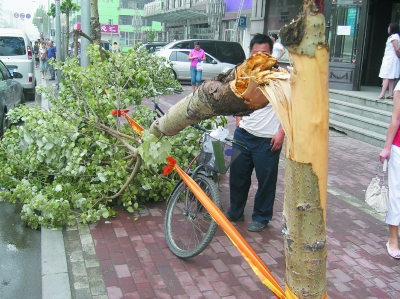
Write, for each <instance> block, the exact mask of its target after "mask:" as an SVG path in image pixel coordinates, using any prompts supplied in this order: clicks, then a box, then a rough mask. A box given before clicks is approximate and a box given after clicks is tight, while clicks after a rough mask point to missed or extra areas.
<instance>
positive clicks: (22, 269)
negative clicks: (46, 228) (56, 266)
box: [0, 202, 42, 299]
mask: <svg viewBox="0 0 400 299" xmlns="http://www.w3.org/2000/svg"><path fill="white" fill-rule="evenodd" d="M20 211H21V206H20V205H11V204H9V203H5V202H0V252H1V254H0V282H1V283H0V294H1V298H2V299H28V298H29V299H40V298H42V276H41V258H40V230H33V229H31V228H29V227H25V225H24V224H23V223H22V221H21V217H20V215H19V213H20Z"/></svg>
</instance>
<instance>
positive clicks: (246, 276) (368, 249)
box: [64, 86, 400, 299]
mask: <svg viewBox="0 0 400 299" xmlns="http://www.w3.org/2000/svg"><path fill="white" fill-rule="evenodd" d="M189 88H190V87H189V86H185V89H187V91H186V93H188V92H189ZM181 97H182V96H181ZM176 99H177V98H176V97H174V96H166V97H164V99H163V100H162V101H161V104H163V105H164V107H166V109H165V110H167V109H168V108H167V107H169V106H171V105H173V104H174V103H176V101H177V100H176ZM229 127H230V131H231V133H232V132H233V123H232V119H230V125H229ZM379 152H380V148H377V147H374V146H372V145H369V144H366V143H364V142H361V141H358V140H355V139H351V138H349V137H347V136H345V135H343V134H341V133H338V132H331V133H330V146H329V178H328V203H327V241H328V261H327V290H328V294H329V298H346V299H351V298H370V299H372V298H400V262H399V261H396V260H395V259H392V258H391V257H390V256H389V255H388V254H387V252H386V247H385V244H386V242H387V239H388V230H387V226H386V225H385V224H384V222H383V216H382V215H379V214H377V213H375V212H374V211H373V210H372V209H371V208H370V207H369V206H367V205H366V204H365V203H364V193H365V189H366V187H367V185H368V184H369V182H370V180H371V179H372V177H373V176H374V172H375V169H376V165H377V163H378V155H379ZM284 168H285V157H284V151H282V154H281V161H280V169H279V177H278V185H277V194H276V201H275V207H274V210H275V213H274V217H273V219H272V221H270V223H269V225H268V226H267V228H266V229H265V230H264V231H262V232H261V233H253V232H249V231H247V225H248V223H249V222H250V221H251V211H252V208H253V202H252V198H253V196H254V192H255V190H256V185H257V181H256V179H255V177H253V187H252V189H251V192H250V195H249V201H248V204H247V206H246V210H245V221H243V222H239V223H235V224H234V225H235V226H236V228H237V229H238V230H239V232H240V233H241V234H242V235H243V237H244V238H245V239H246V241H247V242H248V243H249V244H250V246H251V247H252V248H253V250H254V251H255V252H256V253H257V254H258V255H259V256H260V258H261V259H262V260H263V261H264V262H265V264H266V265H267V267H268V268H269V269H270V270H271V272H272V273H273V275H274V276H275V277H276V278H277V279H278V281H279V282H280V284H281V285H282V287H284V278H285V276H284V275H285V259H284V250H283V237H282V234H281V228H280V226H281V225H280V222H281V214H282V208H283V195H284V172H285V171H284ZM220 190H221V202H222V205H223V207H224V208H225V209H226V208H227V207H228V206H229V186H228V176H227V175H225V176H223V177H222V180H221V184H220ZM165 210H166V203H165V202H150V203H148V204H146V206H145V207H143V209H142V210H141V211H136V212H134V213H133V214H129V213H128V212H126V211H124V210H122V209H118V210H117V214H116V217H114V218H109V219H102V220H101V221H100V222H98V223H93V224H90V225H89V226H84V227H69V228H67V229H65V230H64V241H65V253H66V260H67V264H68V273H69V279H70V281H69V283H70V286H71V296H72V298H77V299H78V298H94V299H106V298H110V299H116V298H125V299H128V298H129V299H131V298H225V299H233V298H275V296H274V295H273V294H272V292H271V291H270V290H269V289H268V288H267V287H266V286H264V285H263V284H262V283H261V282H260V280H259V278H258V277H257V276H256V275H255V274H254V272H253V270H252V269H251V268H250V266H249V265H248V263H247V262H246V261H245V260H244V258H243V257H242V255H241V254H240V253H239V252H238V250H237V249H236V247H235V246H233V245H232V243H231V242H230V240H229V239H228V238H227V237H226V235H225V234H224V233H223V231H222V230H221V229H218V230H217V233H216V236H215V238H214V239H213V240H212V242H211V244H210V245H209V246H208V247H207V249H206V250H205V251H204V252H203V253H201V254H200V255H198V256H196V257H193V258H190V259H187V260H183V259H179V258H177V257H176V256H174V255H173V254H172V253H171V251H170V250H169V249H168V247H167V244H166V241H165V237H164V234H163V230H164V214H165Z"/></svg>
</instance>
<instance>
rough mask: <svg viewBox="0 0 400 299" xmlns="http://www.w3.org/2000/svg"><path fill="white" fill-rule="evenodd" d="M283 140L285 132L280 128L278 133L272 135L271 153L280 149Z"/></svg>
mask: <svg viewBox="0 0 400 299" xmlns="http://www.w3.org/2000/svg"><path fill="white" fill-rule="evenodd" d="M284 140H285V132H284V131H283V129H282V126H281V127H280V128H279V131H278V133H276V134H275V135H274V137H272V139H271V145H272V148H271V152H275V151H277V150H279V149H280V148H281V147H282V144H283V141H284Z"/></svg>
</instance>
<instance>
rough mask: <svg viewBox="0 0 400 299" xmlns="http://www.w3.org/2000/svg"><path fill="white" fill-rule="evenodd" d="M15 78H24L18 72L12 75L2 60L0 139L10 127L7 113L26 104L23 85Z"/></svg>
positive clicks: (0, 70) (0, 73) (0, 62)
mask: <svg viewBox="0 0 400 299" xmlns="http://www.w3.org/2000/svg"><path fill="white" fill-rule="evenodd" d="M13 77H14V78H15V79H19V78H22V75H21V74H20V73H18V72H16V71H14V73H13V75H11V73H10V72H9V70H8V69H7V67H6V66H5V65H4V63H3V62H2V61H1V60H0V138H1V137H3V134H4V132H5V130H6V129H7V128H8V127H9V125H10V123H9V121H8V120H7V117H6V113H7V112H8V111H10V110H11V109H12V108H15V107H17V106H18V105H20V104H23V103H24V102H25V97H24V89H23V87H22V84H21V83H19V82H18V81H17V80H14V78H13Z"/></svg>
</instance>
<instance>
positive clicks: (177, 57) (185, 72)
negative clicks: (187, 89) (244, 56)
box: [155, 49, 235, 81]
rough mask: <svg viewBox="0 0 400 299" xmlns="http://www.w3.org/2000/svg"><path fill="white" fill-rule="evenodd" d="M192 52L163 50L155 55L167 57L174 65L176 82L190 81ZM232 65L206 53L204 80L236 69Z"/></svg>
mask: <svg viewBox="0 0 400 299" xmlns="http://www.w3.org/2000/svg"><path fill="white" fill-rule="evenodd" d="M189 53H190V50H179V49H161V50H160V51H158V52H156V53H155V55H158V56H161V57H165V58H167V59H168V60H169V61H171V63H172V71H173V75H174V77H175V79H176V80H182V81H183V80H190V61H189V59H188V57H189ZM234 67H235V65H234V64H231V63H225V62H220V61H219V60H218V59H216V58H215V57H213V56H211V55H210V54H208V53H206V61H204V63H203V76H202V78H203V80H208V79H212V78H214V77H215V76H217V75H218V74H219V73H221V72H223V71H225V70H227V69H232V68H234Z"/></svg>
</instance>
